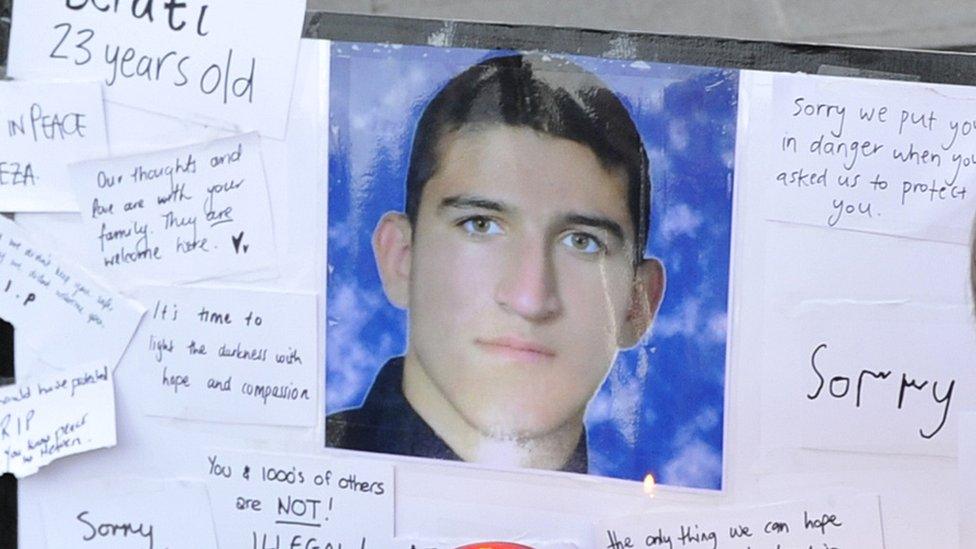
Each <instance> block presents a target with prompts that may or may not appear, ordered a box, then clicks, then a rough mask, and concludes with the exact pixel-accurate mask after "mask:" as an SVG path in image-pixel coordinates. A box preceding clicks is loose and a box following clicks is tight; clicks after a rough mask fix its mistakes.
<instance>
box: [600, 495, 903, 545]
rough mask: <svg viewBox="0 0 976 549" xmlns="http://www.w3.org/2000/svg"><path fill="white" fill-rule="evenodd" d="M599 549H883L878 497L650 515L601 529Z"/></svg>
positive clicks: (607, 523) (616, 521)
mask: <svg viewBox="0 0 976 549" xmlns="http://www.w3.org/2000/svg"><path fill="white" fill-rule="evenodd" d="M595 541H596V543H595V545H594V547H600V548H606V549H628V548H633V547H662V548H667V549H675V548H677V547H682V548H688V549H716V548H718V547H721V548H723V549H778V548H786V547H803V548H808V547H811V548H814V549H820V548H824V547H827V548H830V549H883V547H884V543H883V538H882V533H881V509H880V505H879V501H878V498H877V497H875V496H851V497H847V498H827V499H823V500H820V501H810V502H794V503H783V504H776V505H766V506H761V507H748V508H738V509H735V508H732V509H720V510H716V509H708V510H706V511H694V512H692V511H688V512H671V513H659V514H647V515H642V516H634V517H627V518H620V519H611V520H606V521H603V522H602V523H600V524H598V527H597V529H596V540H595Z"/></svg>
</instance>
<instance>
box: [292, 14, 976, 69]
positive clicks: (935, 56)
mask: <svg viewBox="0 0 976 549" xmlns="http://www.w3.org/2000/svg"><path fill="white" fill-rule="evenodd" d="M304 35H305V37H306V38H327V39H331V40H346V41H361V42H386V43H395V44H428V43H430V41H431V37H433V41H434V42H436V44H433V45H439V46H453V47H466V48H487V49H492V48H494V49H503V48H504V49H515V50H547V51H552V52H561V53H572V54H582V55H592V56H599V57H614V58H622V59H640V60H643V61H661V62H667V63H684V64H690V65H704V66H711V67H727V68H740V69H757V70H770V71H786V72H806V73H812V74H816V73H819V72H821V70H822V68H823V67H825V66H826V67H845V68H854V69H861V70H867V71H875V72H873V73H872V74H869V75H867V76H870V77H871V78H883V77H886V75H884V74H882V73H890V75H888V76H890V77H895V78H899V79H906V78H907V79H911V80H921V81H923V82H939V83H946V84H976V70H974V69H976V56H973V55H968V54H960V53H948V52H930V51H918V50H892V49H886V50H882V49H874V48H852V47H839V46H820V45H815V44H786V43H776V42H760V41H751V40H733V39H727V38H708V37H699V36H668V35H661V34H643V33H618V32H610V31H602V30H586V29H567V28H556V27H540V26H515V25H502V24H484V23H467V22H445V21H439V20H423V19H405V18H399V17H375V16H368V15H354V14H334V13H327V12H321V11H309V12H307V13H306V16H305V31H304ZM894 75H899V76H894Z"/></svg>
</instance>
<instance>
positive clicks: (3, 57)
mask: <svg viewBox="0 0 976 549" xmlns="http://www.w3.org/2000/svg"><path fill="white" fill-rule="evenodd" d="M12 6H13V2H12V1H11V0H0V76H3V68H4V67H5V66H7V44H8V43H9V42H10V10H11V8H12Z"/></svg>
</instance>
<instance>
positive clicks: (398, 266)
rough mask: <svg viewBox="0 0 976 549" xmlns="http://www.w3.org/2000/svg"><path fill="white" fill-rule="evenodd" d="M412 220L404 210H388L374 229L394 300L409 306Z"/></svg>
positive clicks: (386, 286) (378, 258) (378, 260)
mask: <svg viewBox="0 0 976 549" xmlns="http://www.w3.org/2000/svg"><path fill="white" fill-rule="evenodd" d="M412 238H413V236H412V228H411V226H410V220H409V219H407V216H405V215H404V214H402V213H399V212H387V213H386V214H385V215H383V218H382V219H380V222H379V223H377V224H376V230H374V231H373V256H374V257H375V258H376V267H377V268H378V269H379V272H380V280H382V281H383V291H384V292H385V293H386V298H387V299H389V300H390V303H392V304H393V305H395V306H396V307H399V308H401V309H406V308H407V305H408V304H409V297H410V255H411V245H412V242H413V240H412Z"/></svg>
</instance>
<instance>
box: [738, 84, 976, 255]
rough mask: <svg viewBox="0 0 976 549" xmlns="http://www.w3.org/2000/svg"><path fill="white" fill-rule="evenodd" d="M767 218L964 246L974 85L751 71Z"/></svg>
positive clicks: (975, 160)
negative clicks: (922, 83)
mask: <svg viewBox="0 0 976 549" xmlns="http://www.w3.org/2000/svg"><path fill="white" fill-rule="evenodd" d="M749 76H750V79H749V82H751V83H752V84H754V85H752V86H749V88H748V89H749V93H750V95H749V97H748V100H743V101H742V102H741V104H742V105H743V108H745V109H748V110H747V111H746V112H745V114H744V116H743V117H742V120H743V121H744V122H745V123H746V124H747V126H746V131H747V132H748V135H750V136H752V138H755V139H756V140H757V143H756V145H755V147H754V148H753V151H755V152H754V154H755V155H756V156H757V158H754V159H749V158H743V162H747V163H748V162H751V163H752V164H754V165H755V166H758V167H759V168H758V169H757V177H760V178H761V179H762V182H763V183H762V184H763V187H764V188H765V189H766V191H767V204H766V206H767V212H766V215H767V217H768V218H769V219H774V220H780V221H787V222H797V223H805V224H812V225H817V226H822V227H827V228H835V229H851V230H858V231H866V232H873V233H882V234H890V235H898V236H907V237H913V238H925V239H932V240H939V241H944V242H957V243H963V244H966V243H968V239H969V228H970V223H971V221H972V212H973V210H974V209H976V195H974V193H976V153H974V152H973V150H974V145H976V90H974V89H973V88H971V87H962V86H947V85H935V84H925V85H920V84H912V83H905V82H877V81H869V80H864V79H860V78H831V77H823V76H807V75H793V74H791V75H785V74H773V73H750V75H749Z"/></svg>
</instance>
